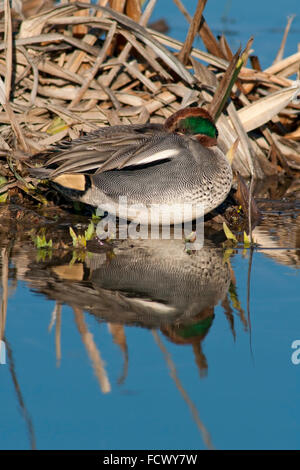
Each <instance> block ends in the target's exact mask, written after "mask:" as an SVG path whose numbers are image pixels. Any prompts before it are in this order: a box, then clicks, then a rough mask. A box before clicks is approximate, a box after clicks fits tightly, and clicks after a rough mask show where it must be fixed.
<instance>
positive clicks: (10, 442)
mask: <svg viewBox="0 0 300 470" xmlns="http://www.w3.org/2000/svg"><path fill="white" fill-rule="evenodd" d="M232 268H233V270H234V273H235V276H236V278H237V293H238V297H239V301H240V303H241V306H242V308H243V309H244V310H245V311H246V294H247V289H246V284H247V270H248V259H247V258H244V257H243V256H242V254H241V253H238V254H237V255H235V257H234V258H233V259H232ZM299 275H300V273H299V270H297V269H295V268H290V267H288V266H282V265H279V264H277V263H276V262H275V261H273V260H272V259H268V258H266V257H265V256H264V255H262V254H261V253H254V257H253V265H252V274H251V297H250V319H251V343H252V344H251V345H250V334H249V330H248V331H245V328H244V326H243V324H242V322H241V320H240V318H239V316H238V312H237V311H236V310H235V311H234V315H233V317H234V323H235V327H234V328H235V334H236V338H235V339H234V337H233V335H232V332H231V331H230V327H229V323H228V321H227V320H226V317H225V315H224V310H223V308H222V307H221V306H220V305H218V306H217V307H216V308H215V318H214V320H213V323H212V326H211V328H210V330H209V332H208V334H207V336H206V338H205V339H204V341H203V343H202V349H203V352H204V353H205V355H206V359H207V363H208V373H207V377H205V378H200V376H199V371H198V369H197V366H196V364H195V358H194V354H193V352H192V348H191V346H190V345H183V346H182V345H177V344H173V343H172V342H170V341H169V340H167V339H166V337H165V336H164V335H162V334H161V332H159V331H158V333H157V334H158V335H159V337H160V339H161V341H162V343H163V345H164V347H165V348H166V350H167V354H169V355H170V358H171V361H172V364H173V366H174V367H175V368H176V374H177V377H178V379H179V381H180V383H181V386H182V387H183V389H184V390H185V392H186V393H187V395H188V397H189V400H190V401H191V402H192V403H193V404H194V406H195V408H196V410H197V414H198V417H199V419H200V420H201V422H202V424H203V426H204V427H205V428H206V431H207V432H208V433H209V434H210V440H211V445H212V446H214V447H216V448H218V449H233V448H234V449H265V448H268V449H278V448H280V449H295V448H296V449H298V448H299V431H300V425H299V378H300V365H298V366H297V365H294V364H293V363H292V361H291V355H292V352H293V350H292V348H291V343H292V342H293V341H294V340H296V339H300V315H299ZM53 307H54V302H53V301H50V300H48V301H45V300H44V298H43V297H41V296H40V295H36V294H35V293H33V292H31V291H30V290H29V289H28V287H27V286H26V283H24V282H22V281H21V282H19V283H18V286H17V289H16V291H15V293H14V294H13V295H12V297H11V298H10V299H9V303H8V311H7V322H6V340H7V342H8V343H9V344H10V347H11V349H12V351H13V359H14V363H15V373H16V376H17V379H18V383H19V387H20V389H21V393H22V396H23V399H24V403H25V406H26V409H27V412H28V414H29V415H30V417H31V420H32V423H33V428H34V435H35V440H36V446H37V448H39V449H92V448H96V449H168V448H171V449H203V448H206V444H205V443H204V441H203V435H202V434H201V432H200V431H199V429H198V427H197V424H196V421H195V416H193V414H192V413H191V410H190V408H189V406H188V403H187V402H186V401H185V400H184V398H183V396H182V394H181V393H180V391H179V388H180V387H179V388H178V383H177V386H176V382H175V381H174V379H173V378H172V377H171V376H170V370H169V369H168V365H167V362H166V360H165V356H164V355H163V353H162V351H161V349H160V348H159V347H158V345H157V343H156V341H155V338H154V336H153V333H152V331H151V330H148V329H143V328H139V327H134V326H125V334H126V341H127V345H128V354H129V370H128V376H127V378H126V380H125V383H124V384H122V385H118V383H117V381H118V377H119V375H120V372H121V369H122V363H123V359H122V354H121V352H120V349H119V348H118V346H117V345H116V344H114V343H113V341H112V336H111V334H110V332H109V330H108V328H107V324H106V323H98V322H97V321H96V320H95V318H94V317H92V316H91V315H89V314H87V313H86V314H85V321H86V324H87V327H88V329H89V330H90V332H91V333H92V334H93V337H94V340H95V343H96V345H97V347H98V349H99V351H100V354H101V356H102V359H103V360H104V361H105V364H106V365H105V367H106V372H107V375H108V378H109V381H110V383H111V387H112V391H111V393H108V394H103V393H102V392H101V390H100V387H99V383H98V381H97V379H96V377H95V375H94V373H93V370H92V365H91V362H90V360H89V358H88V355H87V352H86V351H85V348H84V346H83V343H82V341H81V339H80V335H79V333H78V331H77V329H76V326H75V322H74V317H73V313H72V310H71V308H70V307H69V306H64V307H63V312H62V333H61V335H62V338H61V342H62V359H61V364H60V366H59V367H58V366H57V363H56V357H55V340H54V331H52V332H51V333H49V332H48V325H49V322H50V316H51V312H52V310H53ZM245 315H246V316H247V314H246V313H245ZM251 350H252V352H251ZM0 374H1V391H0V397H1V401H0V403H1V406H0V407H1V441H0V447H1V449H26V448H29V447H30V436H29V434H30V433H29V431H28V429H29V426H28V423H27V425H26V420H25V419H24V416H23V415H22V412H21V410H20V406H19V405H18V402H17V399H16V393H15V389H14V387H13V384H12V377H11V374H10V371H9V367H8V364H6V365H2V366H1V369H0Z"/></svg>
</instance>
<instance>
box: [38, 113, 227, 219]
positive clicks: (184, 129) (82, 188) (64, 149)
mask: <svg viewBox="0 0 300 470" xmlns="http://www.w3.org/2000/svg"><path fill="white" fill-rule="evenodd" d="M217 135H218V132H217V129H216V126H215V124H214V122H213V120H212V118H211V116H210V115H209V113H208V112H207V111H206V110H204V109H203V108H194V107H189V108H184V109H181V110H179V111H178V112H176V113H175V114H173V115H172V116H170V117H169V118H168V119H167V120H166V121H165V123H164V124H163V125H162V124H142V125H141V124H132V125H119V126H112V127H107V128H99V129H98V130H96V131H94V132H91V133H89V134H87V135H85V136H84V137H81V138H79V139H76V140H73V141H71V142H63V143H62V144H60V145H59V146H57V147H54V149H53V150H51V151H50V152H49V154H47V156H48V157H49V156H50V157H51V158H50V160H48V161H47V163H46V165H45V166H44V167H42V168H35V169H32V171H31V173H32V174H33V175H35V176H36V177H38V178H41V179H46V178H47V179H49V180H51V181H52V183H53V184H54V185H55V187H56V188H57V189H58V190H59V191H61V192H62V193H63V194H64V195H66V196H67V197H69V198H71V199H73V200H76V201H81V202H84V203H87V204H90V205H92V206H95V207H99V208H102V207H103V206H105V207H106V206H107V205H109V206H110V207H112V208H114V209H115V214H116V215H117V216H119V212H118V211H119V198H120V197H123V198H124V197H126V198H127V205H128V207H129V206H133V205H134V207H136V206H137V205H139V211H138V220H139V222H140V223H142V224H143V223H148V222H149V215H150V212H151V214H152V215H153V212H152V211H153V210H154V211H155V210H156V209H155V207H156V208H157V207H163V208H164V209H163V211H164V215H166V214H167V215H169V216H170V222H171V223H174V224H176V223H180V222H182V221H184V222H186V221H191V220H192V219H194V218H195V215H196V211H195V210H194V208H195V207H196V205H197V204H203V209H204V214H206V213H208V212H210V211H211V210H212V209H214V208H216V207H217V206H218V205H219V204H221V203H222V202H223V201H224V199H225V198H226V196H227V194H228V193H229V191H230V188H231V183H232V171H231V166H230V163H229V162H228V160H227V158H226V156H225V155H224V153H223V152H222V151H221V150H220V149H219V148H218V147H217ZM184 204H190V205H191V206H192V208H193V209H192V211H187V212H186V211H185V212H184V215H182V213H181V211H180V210H178V207H182V206H183V205H184ZM153 208H154V209H153ZM160 210H161V209H160ZM132 214H135V217H136V211H133V212H132V213H130V212H128V214H127V216H128V219H129V220H131V219H133V218H134V216H133V215H132ZM156 215H157V214H156ZM160 216H161V214H160ZM182 217H183V218H184V220H182ZM160 223H161V222H160Z"/></svg>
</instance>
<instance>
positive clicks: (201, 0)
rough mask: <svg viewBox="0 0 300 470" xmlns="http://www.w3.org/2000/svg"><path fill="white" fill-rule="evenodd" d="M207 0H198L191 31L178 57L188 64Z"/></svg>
mask: <svg viewBox="0 0 300 470" xmlns="http://www.w3.org/2000/svg"><path fill="white" fill-rule="evenodd" d="M206 2H207V0H198V4H197V8H196V12H195V14H194V17H193V20H192V22H191V24H190V27H189V31H188V34H187V37H186V39H185V42H184V45H183V47H182V49H181V51H180V52H179V55H178V58H179V60H180V61H181V62H182V63H183V64H186V63H187V61H188V59H189V56H190V53H191V49H192V45H193V42H194V39H195V36H196V34H197V33H198V31H199V27H200V23H201V18H202V13H203V10H204V8H205V5H206Z"/></svg>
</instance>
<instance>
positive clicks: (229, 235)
mask: <svg viewBox="0 0 300 470" xmlns="http://www.w3.org/2000/svg"><path fill="white" fill-rule="evenodd" d="M223 230H224V233H225V235H226V238H227V239H228V240H233V241H234V242H236V243H237V239H236V237H235V235H234V234H233V233H232V231H231V230H230V228H229V227H228V226H227V225H226V223H225V222H223Z"/></svg>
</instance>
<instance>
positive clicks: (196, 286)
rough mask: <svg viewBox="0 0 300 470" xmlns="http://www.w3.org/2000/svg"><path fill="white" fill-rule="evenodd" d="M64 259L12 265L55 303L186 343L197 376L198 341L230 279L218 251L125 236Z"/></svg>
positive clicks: (202, 363)
mask: <svg viewBox="0 0 300 470" xmlns="http://www.w3.org/2000/svg"><path fill="white" fill-rule="evenodd" d="M19 255H21V253H19ZM71 260H72V254H70V253H69V254H66V255H64V256H62V257H55V256H53V257H52V259H51V260H50V261H44V262H36V261H33V260H31V261H30V262H28V263H26V264H27V267H26V269H24V262H23V263H20V261H21V260H20V257H19V262H18V260H16V259H15V262H16V266H17V269H19V272H20V273H22V277H23V279H25V280H26V281H27V282H28V283H29V285H30V286H31V287H32V288H33V289H34V290H35V291H38V292H40V293H43V294H45V295H46V296H47V297H48V298H50V299H53V300H56V301H57V302H58V303H60V304H63V303H65V304H68V305H70V306H72V308H74V307H76V308H77V309H79V310H82V311H88V312H90V313H91V314H93V315H94V316H95V317H97V318H98V319H99V320H100V321H106V322H109V324H110V325H116V324H117V325H133V326H141V327H144V328H151V329H154V328H159V329H160V330H161V331H162V333H163V334H164V335H165V336H166V337H167V338H168V339H169V340H170V341H172V342H174V343H176V344H182V345H184V344H190V345H192V347H193V350H194V353H195V358H196V363H197V366H198V368H199V371H200V373H201V375H204V373H205V371H206V369H207V361H206V358H205V356H204V354H203V352H202V348H201V342H202V341H203V339H204V338H205V336H206V335H207V333H208V331H209V329H210V327H211V325H212V322H213V318H214V307H215V306H216V305H217V304H218V303H219V302H221V301H222V300H223V299H224V298H225V297H226V294H227V292H228V289H229V285H230V279H231V277H230V269H229V266H228V263H227V262H224V251H223V250H222V249H220V248H216V247H213V246H204V247H203V248H202V249H201V250H197V251H195V252H193V253H191V254H189V253H187V252H186V251H185V249H184V244H183V243H182V241H181V240H143V241H142V240H135V241H134V242H132V241H127V240H125V241H123V242H121V243H118V244H116V246H115V247H114V249H113V251H105V250H104V251H102V252H98V253H88V254H86V256H85V259H84V260H81V261H78V260H77V261H75V262H74V258H73V262H71ZM23 261H24V259H23ZM112 329H113V330H114V328H112ZM123 350H124V348H123Z"/></svg>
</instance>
